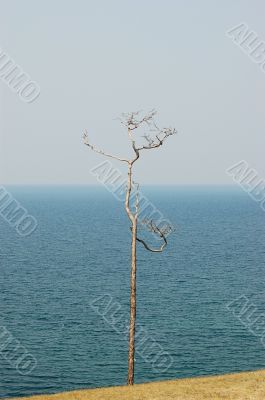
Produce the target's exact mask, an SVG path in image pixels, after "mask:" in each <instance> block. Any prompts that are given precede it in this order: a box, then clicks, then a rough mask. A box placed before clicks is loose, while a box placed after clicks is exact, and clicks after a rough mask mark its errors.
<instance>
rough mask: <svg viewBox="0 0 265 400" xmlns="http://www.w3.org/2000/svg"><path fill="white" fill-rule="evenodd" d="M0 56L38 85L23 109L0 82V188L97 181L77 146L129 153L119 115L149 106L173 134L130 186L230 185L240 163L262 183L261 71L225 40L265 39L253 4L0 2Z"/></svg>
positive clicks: (205, 0) (259, 4)
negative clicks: (250, 34)
mask: <svg viewBox="0 0 265 400" xmlns="http://www.w3.org/2000/svg"><path fill="white" fill-rule="evenodd" d="M0 6H1V15H0V48H2V49H3V50H5V51H6V52H7V53H8V54H9V55H10V56H11V57H12V58H13V59H14V60H15V61H16V62H17V64H19V65H20V66H21V67H22V68H23V69H24V71H25V72H27V73H28V74H30V76H31V77H32V79H33V80H36V81H37V82H38V83H39V85H40V87H41V95H40V97H39V98H38V99H37V100H36V101H35V102H34V103H32V104H26V103H23V102H22V101H21V99H20V98H19V97H18V96H17V95H16V94H14V93H13V92H11V90H10V89H9V87H7V86H6V85H5V83H3V82H2V81H1V80H0V105H1V114H0V115H1V120H0V129H1V152H0V157H1V159H0V167H1V173H0V179H1V182H2V183H11V184H14V183H18V184H34V183H44V184H47V183H54V184H57V183H61V184H66V183H75V184H80V183H96V180H95V177H94V176H92V175H91V174H90V172H89V171H90V169H91V168H92V167H93V166H95V165H96V164H98V163H99V162H101V161H103V158H101V157H100V156H99V155H96V154H93V153H92V152H90V151H89V150H88V149H87V148H85V147H84V146H83V145H82V141H81V136H82V131H83V129H84V128H87V129H88V131H89V133H90V138H91V140H93V142H94V143H95V144H97V145H98V146H99V147H102V148H104V149H105V150H108V151H115V153H117V154H120V155H122V156H126V155H127V154H130V153H129V152H130V149H129V148H128V146H127V137H126V133H125V132H123V131H122V129H121V127H120V125H119V123H118V122H117V121H116V120H115V117H117V116H118V115H119V114H120V113H121V112H126V111H131V110H137V109H151V108H156V109H157V110H158V112H159V120H160V121H161V122H162V123H163V124H164V125H173V126H175V127H176V128H177V130H178V131H179V134H178V135H177V136H175V137H173V138H170V140H169V141H168V142H167V144H166V145H165V146H163V147H162V149H160V150H159V151H153V152H148V153H145V155H144V156H145V157H144V158H143V159H142V160H141V162H139V165H138V166H137V170H136V172H137V181H139V182H142V183H158V184H159V183H165V184H194V183H195V184H208V183H210V184H211V183H214V184H230V183H232V182H231V178H230V177H229V176H227V175H226V173H225V170H226V168H227V167H229V166H230V165H231V164H234V163H236V162H237V161H239V160H241V159H245V160H247V161H248V162H249V164H250V165H251V166H252V167H254V168H256V169H257V171H258V172H259V174H260V176H261V177H263V178H265V163H264V148H265V146H264V145H265V118H264V105H265V101H264V100H265V73H262V72H261V70H260V69H259V67H258V66H257V65H256V64H254V63H253V62H252V61H251V59H250V58H249V57H248V56H247V55H246V54H244V53H243V52H242V50H241V49H240V48H239V47H237V46H236V45H235V44H234V43H233V42H232V40H230V39H229V38H228V37H227V36H226V34H225V32H226V31H227V30H228V29H230V28H232V27H233V26H235V25H238V24H239V23H240V22H242V21H244V22H246V23H247V24H248V26H249V27H250V29H252V30H254V31H256V32H257V33H258V35H259V38H260V40H264V41H265V26H264V15H265V2H264V0H252V1H250V0H248V1H246V0H234V1H231V0H222V1H220V0H219V1H217V0H200V1H198V0H187V1H180V0H164V1H162V0H155V1H154V0H153V1H151V0H142V1H140V0H134V1H128V0H111V1H107V0H105V1H96V0H94V1H89V0H88V1H85V0H75V1H74V0H72V1H69V0H67V1H66V0H56V1H54V0H53V1H51V0H46V1H36V0H23V1H21V0H5V1H3V0H0Z"/></svg>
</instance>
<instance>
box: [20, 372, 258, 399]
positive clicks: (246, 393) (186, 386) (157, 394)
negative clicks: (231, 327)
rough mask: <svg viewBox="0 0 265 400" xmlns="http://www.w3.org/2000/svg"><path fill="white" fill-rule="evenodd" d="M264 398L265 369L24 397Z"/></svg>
mask: <svg viewBox="0 0 265 400" xmlns="http://www.w3.org/2000/svg"><path fill="white" fill-rule="evenodd" d="M27 399H30V400H173V399H174V400H221V399H222V400H224V399H229V400H234V399H235V400H239V399H240V400H265V370H262V371H254V372H244V373H239V374H230V375H221V376H214V377H203V378H192V379H179V380H176V381H163V382H155V383H146V384H140V385H135V386H134V387H127V386H116V387H111V388H102V389H89V390H80V391H73V392H66V393H59V394H55V395H43V396H33V397H30V398H25V397H24V398H23V400H27Z"/></svg>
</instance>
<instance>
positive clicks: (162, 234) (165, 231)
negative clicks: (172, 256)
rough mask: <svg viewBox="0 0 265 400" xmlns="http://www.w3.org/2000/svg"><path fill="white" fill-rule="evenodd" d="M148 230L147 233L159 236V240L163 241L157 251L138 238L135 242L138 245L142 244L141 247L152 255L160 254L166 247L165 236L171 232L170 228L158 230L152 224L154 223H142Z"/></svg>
mask: <svg viewBox="0 0 265 400" xmlns="http://www.w3.org/2000/svg"><path fill="white" fill-rule="evenodd" d="M142 222H143V223H144V224H145V225H146V226H147V228H148V230H149V231H151V232H153V233H155V234H157V235H159V236H160V238H161V239H162V240H163V243H162V244H161V246H160V247H159V248H158V249H154V248H152V247H150V246H149V245H148V244H147V243H146V242H145V241H144V240H143V239H140V238H138V237H137V238H136V240H137V241H138V242H140V243H142V245H143V246H144V247H145V248H146V250H149V251H151V252H153V253H162V251H163V250H164V248H165V247H166V246H167V239H166V235H167V234H168V233H169V231H171V230H172V228H171V227H165V228H163V229H160V228H158V226H156V225H155V224H154V222H153V221H152V220H151V221H142Z"/></svg>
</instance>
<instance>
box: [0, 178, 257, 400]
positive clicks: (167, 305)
mask: <svg viewBox="0 0 265 400" xmlns="http://www.w3.org/2000/svg"><path fill="white" fill-rule="evenodd" d="M9 190H10V191H11V192H12V194H13V195H14V196H15V197H16V199H18V200H19V201H20V202H21V203H22V205H23V206H24V207H25V208H27V210H28V211H29V212H30V213H31V214H32V215H34V216H35V217H36V218H37V220H38V229H37V230H36V232H35V233H33V234H32V235H31V236H30V237H27V238H21V237H20V236H18V234H17V233H16V231H15V230H14V229H13V228H12V227H10V226H9V225H8V223H7V222H5V221H4V220H3V219H0V228H1V229H0V240H1V274H0V288H1V292H0V305H1V306H0V307H1V308H0V312H1V316H2V318H1V325H2V326H3V325H4V326H6V328H7V329H8V330H9V331H10V332H12V334H13V336H14V337H15V338H16V339H18V340H19V341H20V342H21V344H23V346H25V348H26V349H27V350H28V351H29V352H30V353H31V354H33V355H34V356H35V357H36V359H37V362H38V364H37V367H36V368H35V369H34V370H33V372H32V373H31V374H29V375H27V376H22V375H20V374H19V373H18V372H17V371H16V369H14V368H13V367H12V366H11V365H10V364H9V363H8V362H7V361H6V360H5V359H4V358H3V357H1V355H0V397H2V398H4V397H11V396H25V395H31V394H39V393H53V392H60V391H65V390H71V389H80V388H92V387H98V386H110V385H122V384H125V383H126V373H127V341H126V338H124V337H123V335H119V334H117V333H116V332H115V331H114V330H113V329H112V327H111V326H110V325H108V324H107V323H106V322H105V321H104V319H103V318H102V317H101V316H99V315H98V314H97V313H95V312H94V311H93V310H92V309H91V307H90V305H89V303H90V302H91V301H93V299H95V298H97V297H98V296H99V295H101V294H110V295H111V296H112V297H113V299H114V300H115V301H117V302H119V303H120V304H121V305H122V307H123V310H125V312H128V310H129V278H130V253H129V251H130V243H129V241H130V233H129V229H128V221H127V217H126V215H125V213H124V210H123V205H122V204H121V203H120V202H118V201H117V200H116V199H115V198H114V197H113V196H112V194H110V193H109V192H108V191H106V190H105V189H104V188H102V187H98V188H97V187H93V186H91V187H74V186H72V187H35V188H26V187H11V188H9ZM144 193H145V194H146V195H147V196H148V197H149V198H150V199H152V200H153V202H154V204H155V205H156V206H157V207H158V208H159V210H160V211H161V212H163V214H164V215H165V216H166V217H167V218H168V219H170V220H171V221H172V222H173V224H174V225H175V227H176V230H175V232H174V233H173V234H171V236H170V237H169V245H168V248H167V249H166V251H165V252H164V253H163V254H151V253H148V252H146V251H145V250H144V249H142V248H141V247H139V252H138V262H139V264H138V292H137V296H138V316H137V317H138V321H139V322H140V323H141V325H142V326H143V327H144V328H145V329H146V331H148V332H149V334H151V335H152V337H154V338H155V339H156V340H157V342H158V343H160V344H161V346H162V347H163V348H164V349H165V351H167V352H168V353H169V354H170V355H171V356H172V359H173V363H172V365H171V367H170V368H169V369H168V370H167V371H166V372H164V373H156V372H155V371H153V369H152V366H151V364H150V363H148V362H145V361H144V360H142V359H141V357H138V356H136V382H146V381H154V380H162V379H175V378H180V377H191V376H198V375H210V374H221V373H226V372H232V371H244V370H255V369H260V368H265V349H264V347H263V346H262V344H261V342H260V340H259V338H257V337H255V336H253V335H252V334H251V333H250V332H249V331H248V329H247V328H246V327H244V326H243V325H242V324H241V323H240V322H239V321H238V320H237V319H236V318H235V317H234V315H233V314H232V313H231V312H229V311H228V310H227V308H226V304H227V302H229V301H231V300H233V299H235V298H236V297H238V296H240V295H242V294H244V295H246V296H247V297H248V298H249V299H251V301H252V302H254V303H255V304H256V305H257V307H259V308H260V310H261V311H262V310H265V286H264V282H265V250H264V243H265V213H264V212H262V210H261V209H260V208H259V205H258V204H257V203H255V202H254V201H253V200H251V199H250V198H249V197H248V195H247V194H246V193H244V192H242V191H241V190H240V189H231V188H230V189H229V188H225V187H212V188H209V187H208V188H207V187H193V188H189V187H186V188H184V187H182V188H181V187H179V188H177V187H159V188H158V187H157V188H151V187H149V188H145V191H144Z"/></svg>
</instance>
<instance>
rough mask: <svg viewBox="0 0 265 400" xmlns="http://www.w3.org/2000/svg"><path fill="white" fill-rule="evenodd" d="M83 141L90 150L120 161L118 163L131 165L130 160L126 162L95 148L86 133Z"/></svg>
mask: <svg viewBox="0 0 265 400" xmlns="http://www.w3.org/2000/svg"><path fill="white" fill-rule="evenodd" d="M83 140H84V144H85V145H86V146H88V147H90V149H91V150H93V151H95V152H96V153H99V154H103V155H104V156H106V157H109V158H113V159H115V160H118V161H123V162H127V163H129V160H126V159H125V158H120V157H117V156H114V155H112V154H108V153H105V152H104V151H102V150H99V149H97V148H96V147H95V146H93V145H92V144H91V143H89V141H88V134H87V132H86V131H85V132H84V135H83Z"/></svg>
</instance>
